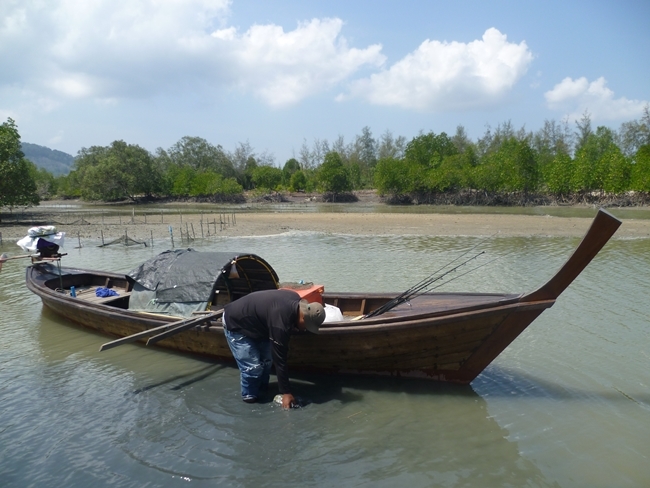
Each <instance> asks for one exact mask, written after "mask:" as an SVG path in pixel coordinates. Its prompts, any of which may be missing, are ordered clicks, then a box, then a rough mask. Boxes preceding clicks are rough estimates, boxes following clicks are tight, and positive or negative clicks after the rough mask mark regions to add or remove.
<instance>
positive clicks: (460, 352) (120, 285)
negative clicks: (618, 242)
mask: <svg viewBox="0 0 650 488" xmlns="http://www.w3.org/2000/svg"><path fill="white" fill-rule="evenodd" d="M620 225H621V222H620V221H619V220H618V219H616V218H615V217H614V216H612V215H611V214H609V213H608V212H607V211H605V210H602V209H601V210H600V211H599V212H598V215H597V216H596V218H595V219H594V221H593V223H592V225H591V227H590V228H589V230H588V231H587V233H586V235H585V236H584V238H583V239H582V241H581V243H580V244H579V246H578V247H577V249H576V250H575V252H574V253H573V255H572V256H571V257H570V258H569V259H568V260H567V262H566V263H565V264H564V265H563V266H562V267H561V268H560V270H559V271H558V272H557V273H556V274H555V275H554V276H553V277H552V278H551V279H550V280H549V281H548V282H547V283H545V284H544V285H543V286H541V287H540V288H539V289H537V290H535V291H533V292H530V293H520V294H502V293H437V292H435V293H434V292H423V293H419V294H418V295H417V297H415V298H413V299H412V300H410V301H409V302H408V303H407V304H406V305H405V304H404V303H402V302H399V300H397V301H396V298H397V297H399V296H400V295H399V294H397V293H335V292H330V291H328V290H325V291H324V290H323V287H319V286H316V287H311V288H309V287H307V289H306V290H300V289H299V288H300V287H298V286H293V285H292V287H293V288H298V289H297V291H298V292H299V293H302V294H303V295H304V294H309V295H310V297H311V299H312V300H313V299H320V300H322V301H323V303H324V304H326V305H329V306H331V307H334V308H336V309H338V311H340V314H341V315H340V316H339V317H338V319H337V320H335V321H328V322H326V323H324V324H323V326H322V327H321V332H320V333H319V334H318V335H314V334H310V333H299V332H296V333H295V334H294V335H293V337H292V339H291V347H290V352H289V360H288V361H289V368H290V370H292V371H297V370H301V371H313V372H321V373H329V374H370V375H389V376H401V377H418V378H427V379H431V380H438V381H449V382H455V383H461V384H467V383H470V382H471V381H472V380H473V379H474V378H476V376H478V375H479V374H480V373H481V372H482V371H483V370H484V369H485V368H486V367H487V366H488V365H489V364H490V363H491V362H492V361H493V360H494V359H495V358H496V357H497V356H498V355H499V354H500V353H501V352H502V351H503V350H504V349H505V348H506V347H507V346H508V345H509V344H510V343H512V341H513V340H515V338H516V337H517V336H518V335H519V334H521V332H523V331H524V330H525V329H526V327H528V325H530V324H531V323H532V322H533V321H534V320H535V319H536V318H537V317H538V316H539V315H540V314H541V313H542V312H543V311H544V310H546V309H547V308H549V307H551V306H552V305H553V304H554V303H555V301H556V299H557V298H558V297H559V296H560V294H561V293H562V292H563V291H564V290H565V289H566V288H567V287H568V286H569V285H570V284H571V282H572V281H573V280H574V279H575V278H576V277H577V276H578V275H579V274H580V273H581V272H582V270H583V269H584V268H585V267H586V266H587V265H588V264H589V262H591V260H592V259H593V258H594V257H595V256H596V255H597V254H598V252H599V251H600V250H601V249H602V247H603V246H604V245H605V244H606V243H607V241H608V240H609V239H610V237H611V236H612V235H613V234H614V233H615V232H616V230H617V229H618V227H619V226H620ZM26 284H27V287H28V288H29V290H31V291H32V292H33V293H35V294H36V295H38V296H39V297H40V298H41V300H42V302H43V305H44V306H45V307H47V308H49V309H51V310H52V311H53V312H55V313H56V314H58V315H60V316H62V317H64V318H66V319H67V320H69V321H71V322H74V323H77V324H80V325H82V326H84V327H87V328H89V329H93V330H96V331H98V332H101V333H104V334H107V335H110V336H115V337H121V338H125V337H127V338H128V337H134V338H138V339H140V340H145V339H146V337H147V336H151V335H153V333H154V332H155V331H161V330H163V331H164V330H172V329H176V330H175V331H174V332H175V333H173V334H169V333H168V335H167V336H164V337H162V338H161V339H160V340H159V341H157V342H156V343H157V345H158V346H160V347H163V348H168V349H173V350H176V351H181V352H184V353H189V354H196V355H200V356H204V357H211V358H214V359H216V360H225V361H233V358H232V355H231V353H230V349H229V348H228V345H227V344H226V340H225V336H224V333H223V328H222V325H221V322H220V320H219V319H218V314H215V313H214V311H216V310H219V309H221V308H222V307H223V306H224V305H225V304H227V303H229V302H231V301H233V300H236V299H238V298H240V297H241V296H244V295H246V294H248V293H251V292H254V291H258V290H267V289H274V288H279V287H281V286H282V285H281V283H280V281H279V279H278V276H277V274H276V272H275V271H274V270H273V268H272V267H271V266H270V265H269V263H267V262H266V261H265V260H264V259H263V258H261V257H259V256H256V255H253V254H238V253H212V252H198V251H192V250H183V251H167V252H165V253H162V254H161V255H159V256H157V257H155V258H153V259H152V260H149V261H147V262H146V263H144V264H143V265H141V266H140V267H138V268H136V269H135V270H133V271H132V272H130V273H129V274H117V273H110V272H104V271H90V270H83V269H76V268H69V267H61V266H60V265H59V263H53V262H51V261H48V262H40V263H39V262H36V263H34V264H32V265H31V266H29V267H28V268H27V270H26ZM72 289H73V290H74V294H75V295H76V296H75V297H73V296H71V293H70V291H71V290H72ZM98 289H99V290H102V291H101V292H98ZM103 290H111V292H110V293H107V292H104V291H103ZM323 291H324V292H323ZM321 292H322V294H321ZM391 304H392V305H391ZM378 310H381V311H382V313H380V314H374V312H377V311H378ZM355 319H356V320H355ZM178 324H181V325H182V326H183V327H185V328H182V327H180V328H179V327H178ZM183 324H185V325H183Z"/></svg>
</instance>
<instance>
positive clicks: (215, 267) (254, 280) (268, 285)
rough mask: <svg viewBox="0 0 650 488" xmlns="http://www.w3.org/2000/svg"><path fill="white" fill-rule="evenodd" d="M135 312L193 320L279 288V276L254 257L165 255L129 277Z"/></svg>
mask: <svg viewBox="0 0 650 488" xmlns="http://www.w3.org/2000/svg"><path fill="white" fill-rule="evenodd" d="M127 276H128V278H129V280H131V281H132V282H133V291H132V294H131V299H130V301H129V310H136V311H143V312H151V313H162V314H167V315H173V316H180V317H189V316H191V315H192V312H196V311H203V310H206V308H207V307H208V305H210V304H213V305H221V306H222V305H224V304H226V303H229V302H231V301H233V300H236V299H237V298H240V297H242V296H244V295H247V294H248V293H251V292H253V291H258V290H270V289H274V288H277V287H278V276H277V274H276V272H275V271H274V270H273V268H272V267H271V266H270V265H269V264H268V263H267V262H266V261H264V259H262V258H260V257H259V256H256V255H254V254H238V253H232V252H230V253H229V252H199V251H195V250H194V249H179V250H174V251H165V252H163V253H161V254H159V255H158V256H156V257H154V258H151V259H149V260H148V261H146V262H144V263H143V264H141V265H140V266H138V267H137V268H135V269H134V270H132V271H131V272H129V273H128V275H127Z"/></svg>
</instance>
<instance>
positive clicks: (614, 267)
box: [0, 233, 650, 487]
mask: <svg viewBox="0 0 650 488" xmlns="http://www.w3.org/2000/svg"><path fill="white" fill-rule="evenodd" d="M479 241H480V239H479V238H473V237H445V238H437V237H419V236H407V237H400V236H346V235H332V234H318V233H287V234H283V235H277V236H264V237H254V238H212V239H209V240H208V239H206V240H203V241H201V242H198V241H197V242H196V243H195V244H194V246H193V247H195V248H197V249H201V250H224V251H227V250H234V251H245V252H253V253H257V254H260V255H261V256H263V257H264V258H265V259H266V260H267V261H269V262H270V263H271V265H273V266H274V267H275V269H276V271H277V272H278V274H279V276H280V279H281V280H283V281H297V280H300V279H304V280H306V281H314V282H318V283H323V284H325V286H326V289H329V290H332V291H334V290H341V291H356V290H359V291H402V290H404V289H406V288H408V287H410V286H411V285H413V284H414V283H416V282H418V281H419V280H420V279H421V278H423V277H425V276H426V275H428V274H429V273H431V272H433V271H435V270H436V269H437V268H438V267H439V266H440V265H442V264H444V263H446V262H448V261H450V260H451V259H453V258H455V257H456V256H458V255H459V254H461V253H462V252H463V251H465V250H467V249H468V248H470V247H472V246H474V245H476V244H477V243H479ZM578 241H579V239H574V238H541V237H531V238H508V237H498V238H493V239H489V240H486V241H483V242H481V243H479V248H480V249H481V250H485V251H487V253H486V256H487V259H492V258H494V257H498V256H504V258H503V259H500V260H498V261H496V262H494V263H492V264H491V265H488V266H485V267H483V268H481V269H479V270H477V271H475V272H474V273H472V274H470V275H467V276H465V277H463V278H462V279H459V280H456V281H454V282H452V283H450V284H449V285H448V286H447V287H445V288H443V290H459V291H485V292H490V291H502V292H520V291H529V290H532V289H534V288H536V287H537V286H538V285H540V284H541V283H543V282H544V281H545V280H546V279H547V278H548V277H550V276H551V275H552V274H553V273H554V272H555V270H556V269H557V268H559V266H560V265H561V264H562V263H563V262H564V260H565V259H566V258H567V257H568V256H569V255H570V253H571V252H572V250H573V248H574V247H575V246H576V245H577V243H578ZM167 245H168V243H167V242H163V241H160V242H156V243H155V245H154V247H153V249H152V248H144V249H143V248H123V247H122V248H118V247H108V248H96V247H84V248H82V249H73V248H72V246H70V249H66V251H67V252H68V256H67V257H66V258H65V260H66V263H67V264H68V265H71V266H79V267H86V268H97V269H111V270H116V271H128V270H130V269H131V268H133V267H135V266H136V265H137V264H139V263H140V262H142V261H143V260H145V259H148V258H149V257H151V256H153V255H154V254H156V253H158V252H162V251H163V250H165V249H166V246H167ZM17 250H18V248H17V247H15V248H14V245H13V244H12V243H9V242H6V241H5V243H4V245H3V246H2V247H0V252H8V253H12V254H15V253H16V251H17ZM24 268H25V263H24V262H21V261H13V262H9V263H7V264H5V265H4V267H3V269H2V272H1V273H0V337H1V338H2V340H1V341H0V452H1V454H0V486H3V487H30V486H34V487H36V486H38V487H50V486H51V487H60V486H79V487H87V486H116V487H157V486H165V487H168V486H169V487H174V486H198V487H204V486H205V487H207V486H283V485H287V484H288V485H291V486H296V485H301V486H337V487H338V486H368V487H370V486H372V487H376V486H380V487H384V486H385V487H394V486H413V487H428V486H479V487H503V486H513V487H521V486H562V487H583V486H584V487H599V486H602V487H612V486H615V487H625V486H630V487H632V486H635V487H636V486H648V485H650V463H649V459H648V458H649V456H650V391H649V385H650V325H649V320H650V305H649V304H648V302H649V301H650V300H649V299H648V284H649V283H650V240H645V239H637V240H633V239H631V240H626V239H616V238H615V239H614V240H613V241H611V242H610V243H609V244H608V245H607V246H606V247H605V249H604V250H603V251H602V252H601V253H600V254H599V255H598V256H597V258H596V259H595V261H593V262H592V263H591V265H590V266H589V267H588V268H587V269H586V270H585V272H584V273H583V274H582V275H581V276H580V277H579V278H578V279H577V280H576V281H575V282H574V283H573V284H572V286H571V287H570V288H569V289H568V290H567V291H566V292H565V294H563V295H562V296H561V297H560V299H559V300H558V302H557V303H556V305H555V306H554V307H553V308H551V309H550V310H547V311H546V312H544V313H543V314H542V316H541V317H540V318H539V319H538V320H537V321H535V322H534V323H533V324H532V325H531V326H530V327H529V328H528V329H527V330H526V331H525V332H524V333H523V334H522V335H521V336H520V337H519V338H518V339H517V340H516V341H515V342H514V343H513V344H512V345H511V346H510V347H509V348H508V349H506V351H505V352H504V353H503V354H502V355H501V356H500V357H499V358H497V360H496V361H495V362H494V363H493V364H492V365H491V366H490V367H489V368H488V369H487V370H486V371H485V372H484V373H483V374H481V375H480V376H479V377H478V378H477V379H476V380H475V381H474V382H473V383H472V384H471V385H470V386H467V387H458V386H445V385H440V384H435V383H430V382H422V381H414V380H395V379H386V378H378V379H370V378H342V377H323V376H312V375H306V376H301V377H300V378H297V379H295V380H294V384H295V390H296V393H297V394H298V395H300V396H301V397H303V398H305V399H307V400H308V401H310V402H311V403H310V404H309V405H307V406H306V407H305V408H302V409H298V410H293V411H290V412H285V411H282V410H281V409H280V408H278V407H277V406H275V405H273V404H272V403H270V402H269V403H264V404H258V405H247V404H244V403H243V402H241V400H240V399H239V391H238V371H237V370H236V369H234V368H232V367H228V366H222V365H220V364H218V363H213V362H207V361H202V360H197V359H194V358H190V357H187V356H182V355H176V354H170V353H168V352H164V351H161V350H157V349H154V348H145V347H143V346H134V345H126V346H122V347H119V348H116V349H113V350H110V351H106V352H103V353H99V352H98V348H99V346H100V344H102V343H103V342H106V338H105V337H102V336H100V335H97V334H93V333H90V332H88V331H85V330H82V329H79V328H76V327H73V326H70V325H68V324H66V323H65V322H64V321H63V320H61V319H60V318H58V317H57V316H55V315H53V314H52V313H50V312H48V311H47V310H44V309H43V308H42V305H41V302H40V301H39V300H38V299H37V298H36V297H35V296H33V295H31V294H30V293H29V292H28V291H27V290H26V288H25V286H24ZM272 386H273V383H272Z"/></svg>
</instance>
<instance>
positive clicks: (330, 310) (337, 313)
mask: <svg viewBox="0 0 650 488" xmlns="http://www.w3.org/2000/svg"><path fill="white" fill-rule="evenodd" d="M341 321H343V314H342V313H341V309H340V308H338V307H335V306H334V305H330V304H329V303H326V304H325V322H341Z"/></svg>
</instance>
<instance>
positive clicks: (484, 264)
mask: <svg viewBox="0 0 650 488" xmlns="http://www.w3.org/2000/svg"><path fill="white" fill-rule="evenodd" d="M513 252H514V251H513ZM508 254H511V253H507V254H504V255H503V256H498V257H496V258H494V259H490V260H489V261H488V262H487V263H483V264H479V265H478V266H477V267H475V268H472V269H470V270H467V271H465V272H464V273H461V274H459V275H457V276H454V277H453V278H451V279H450V280H447V281H445V282H444V283H440V284H439V285H438V286H434V287H433V288H430V289H429V290H427V291H432V290H436V289H438V288H440V287H441V286H444V285H446V284H447V283H451V282H452V281H454V280H457V279H458V278H461V277H463V276H465V275H466V274H469V273H472V272H473V271H476V270H477V269H479V268H482V267H483V266H487V265H488V264H491V263H493V262H495V261H497V260H499V259H502V258H504V257H506V256H507V255H508ZM421 294H422V293H420V295H421Z"/></svg>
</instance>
